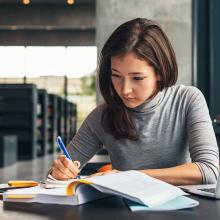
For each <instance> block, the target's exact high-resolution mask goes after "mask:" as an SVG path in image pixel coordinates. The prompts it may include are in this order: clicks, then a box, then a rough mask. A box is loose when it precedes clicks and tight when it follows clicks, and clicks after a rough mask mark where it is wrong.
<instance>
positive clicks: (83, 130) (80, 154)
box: [67, 107, 103, 168]
mask: <svg viewBox="0 0 220 220" xmlns="http://www.w3.org/2000/svg"><path fill="white" fill-rule="evenodd" d="M101 137H102V129H101V124H100V107H97V108H96V109H95V110H93V111H92V112H91V113H90V114H89V115H88V116H87V118H86V119H85V120H84V122H83V123H82V125H81V127H80V128H79V130H78V131H77V133H76V135H75V136H74V137H73V139H72V140H71V141H70V143H69V144H68V146H67V149H68V152H69V153H70V155H71V158H72V160H78V161H80V164H81V168H82V167H83V166H84V165H85V164H86V163H87V162H88V161H89V160H90V159H91V158H92V157H93V156H94V155H95V154H96V153H97V152H98V151H99V150H101V149H102V147H103V143H102V140H101Z"/></svg>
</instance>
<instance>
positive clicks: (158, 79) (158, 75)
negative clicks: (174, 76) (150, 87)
mask: <svg viewBox="0 0 220 220" xmlns="http://www.w3.org/2000/svg"><path fill="white" fill-rule="evenodd" d="M160 81H161V76H160V74H157V82H160Z"/></svg>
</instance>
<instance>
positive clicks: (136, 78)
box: [133, 76, 146, 80]
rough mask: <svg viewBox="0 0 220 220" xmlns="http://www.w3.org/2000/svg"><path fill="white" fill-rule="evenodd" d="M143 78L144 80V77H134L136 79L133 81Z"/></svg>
mask: <svg viewBox="0 0 220 220" xmlns="http://www.w3.org/2000/svg"><path fill="white" fill-rule="evenodd" d="M144 78H146V77H140V76H136V77H134V78H133V79H134V80H143V79H144Z"/></svg>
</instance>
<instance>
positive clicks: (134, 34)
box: [98, 18, 178, 140]
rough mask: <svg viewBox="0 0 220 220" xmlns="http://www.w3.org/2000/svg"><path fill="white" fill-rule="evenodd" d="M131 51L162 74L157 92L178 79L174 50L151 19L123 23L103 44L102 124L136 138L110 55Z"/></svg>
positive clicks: (118, 135) (100, 71)
mask: <svg viewBox="0 0 220 220" xmlns="http://www.w3.org/2000/svg"><path fill="white" fill-rule="evenodd" d="M128 52H133V53H135V55H136V56H137V57H138V58H140V59H142V60H146V61H147V62H148V63H149V64H150V65H152V66H153V67H154V70H155V72H156V74H159V75H160V83H159V84H158V91H159V90H162V89H164V88H166V87H169V86H172V85H174V84H175V83H176V81H177V76H178V68H177V63H176V57H175V53H174V51H173V48H172V46H171V43H170V42H169V39H168V37H167V36H166V34H165V33H164V31H163V30H162V28H161V27H160V26H159V25H158V24H157V23H156V22H155V21H152V20H148V19H145V18H136V19H134V20H131V21H128V22H126V23H124V24H122V25H120V26H119V27H118V28H117V29H116V30H115V31H114V32H113V33H112V34H111V36H110V37H109V39H108V40H107V41H106V43H105V44H104V46H103V49H102V51H101V54H100V57H99V68H98V80H99V89H100V91H101V94H102V96H103V98H104V100H105V102H106V104H105V108H104V110H103V114H102V125H103V127H104V129H105V131H106V132H110V133H111V134H112V135H113V136H114V137H115V138H117V139H120V138H127V139H131V140H137V139H138V134H137V130H136V126H135V123H134V121H133V119H132V115H131V112H130V111H129V110H128V108H127V107H126V106H125V105H124V104H123V102H122V100H121V99H120V97H119V96H118V95H117V93H116V91H115V89H114V87H113V85H112V81H111V57H112V56H123V55H125V54H126V53H128Z"/></svg>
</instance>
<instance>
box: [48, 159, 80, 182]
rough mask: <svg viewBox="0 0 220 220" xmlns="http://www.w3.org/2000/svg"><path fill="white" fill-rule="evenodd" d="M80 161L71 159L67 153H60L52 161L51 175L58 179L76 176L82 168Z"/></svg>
mask: <svg viewBox="0 0 220 220" xmlns="http://www.w3.org/2000/svg"><path fill="white" fill-rule="evenodd" d="M79 167H80V162H79V161H71V160H69V159H68V158H66V156H65V155H60V156H58V158H57V159H56V160H54V161H53V163H52V171H51V173H50V174H51V175H52V176H53V177H54V178H55V179H57V180H68V179H72V178H76V176H77V175H78V174H79V172H80V170H79Z"/></svg>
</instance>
